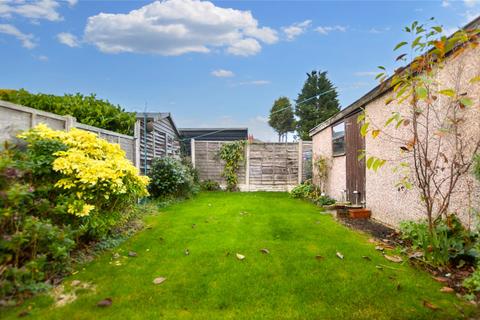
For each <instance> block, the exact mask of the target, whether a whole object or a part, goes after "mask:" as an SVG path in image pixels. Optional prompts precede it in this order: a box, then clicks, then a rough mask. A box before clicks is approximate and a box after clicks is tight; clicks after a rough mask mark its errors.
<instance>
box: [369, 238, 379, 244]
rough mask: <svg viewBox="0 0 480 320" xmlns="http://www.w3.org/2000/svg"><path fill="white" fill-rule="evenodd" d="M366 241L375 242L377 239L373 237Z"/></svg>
mask: <svg viewBox="0 0 480 320" xmlns="http://www.w3.org/2000/svg"><path fill="white" fill-rule="evenodd" d="M368 242H370V243H377V242H378V241H377V240H375V239H374V238H370V239H368Z"/></svg>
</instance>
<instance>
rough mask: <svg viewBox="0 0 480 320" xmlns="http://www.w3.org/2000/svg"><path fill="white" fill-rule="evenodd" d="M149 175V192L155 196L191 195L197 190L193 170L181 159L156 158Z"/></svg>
mask: <svg viewBox="0 0 480 320" xmlns="http://www.w3.org/2000/svg"><path fill="white" fill-rule="evenodd" d="M148 176H149V177H150V180H151V182H150V185H149V192H150V194H151V195H152V197H154V198H167V197H189V196H191V195H192V194H194V193H195V192H196V187H195V183H194V177H193V175H192V171H191V170H190V169H189V168H188V166H185V165H184V164H182V162H181V161H180V160H177V159H174V158H170V157H165V158H157V159H154V160H153V163H152V167H151V169H150V172H149V173H148Z"/></svg>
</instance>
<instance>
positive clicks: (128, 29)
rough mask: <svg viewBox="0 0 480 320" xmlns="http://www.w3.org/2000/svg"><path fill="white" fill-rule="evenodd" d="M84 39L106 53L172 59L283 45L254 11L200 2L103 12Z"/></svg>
mask: <svg viewBox="0 0 480 320" xmlns="http://www.w3.org/2000/svg"><path fill="white" fill-rule="evenodd" d="M84 38H85V41H87V42H89V43H92V44H93V45H95V46H96V47H97V48H98V49H99V50H101V51H102V52H105V53H120V52H136V53H152V54H160V55H167V56H168V55H181V54H185V53H190V52H199V53H207V52H210V51H211V50H212V49H215V48H217V49H218V48H221V49H225V50H226V51H227V52H228V53H230V54H234V55H241V56H248V55H253V54H256V53H258V52H260V51H261V44H260V42H262V43H266V44H273V43H275V42H277V41H278V36H277V32H276V31H275V30H273V29H271V28H268V27H259V26H258V21H257V20H256V19H255V18H254V17H253V16H252V14H251V12H250V11H241V10H236V9H231V8H221V7H217V6H215V5H214V4H213V3H211V2H209V1H199V0H166V1H162V2H160V1H155V2H153V3H150V4H147V5H145V6H143V7H141V8H139V9H137V10H132V11H130V12H129V13H127V14H111V13H100V14H98V15H95V16H92V17H89V18H88V21H87V25H86V27H85V36H84Z"/></svg>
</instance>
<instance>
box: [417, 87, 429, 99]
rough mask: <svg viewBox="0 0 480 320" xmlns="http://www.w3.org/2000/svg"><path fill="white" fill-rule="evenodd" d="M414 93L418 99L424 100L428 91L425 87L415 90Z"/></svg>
mask: <svg viewBox="0 0 480 320" xmlns="http://www.w3.org/2000/svg"><path fill="white" fill-rule="evenodd" d="M415 92H416V93H417V97H418V99H425V98H426V97H427V96H428V91H427V88H425V87H418V88H416V89H415Z"/></svg>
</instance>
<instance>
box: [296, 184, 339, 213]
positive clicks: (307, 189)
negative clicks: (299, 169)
mask: <svg viewBox="0 0 480 320" xmlns="http://www.w3.org/2000/svg"><path fill="white" fill-rule="evenodd" d="M290 195H291V196H292V197H293V198H300V199H308V200H310V201H312V202H314V203H315V204H317V205H319V206H322V207H323V206H329V205H332V204H334V203H335V202H336V200H335V199H333V198H331V197H329V196H328V195H325V194H322V192H321V191H320V188H319V187H317V186H316V185H315V184H313V183H312V181H311V180H306V181H305V182H303V183H301V184H299V185H297V186H295V188H293V189H292V191H290Z"/></svg>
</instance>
